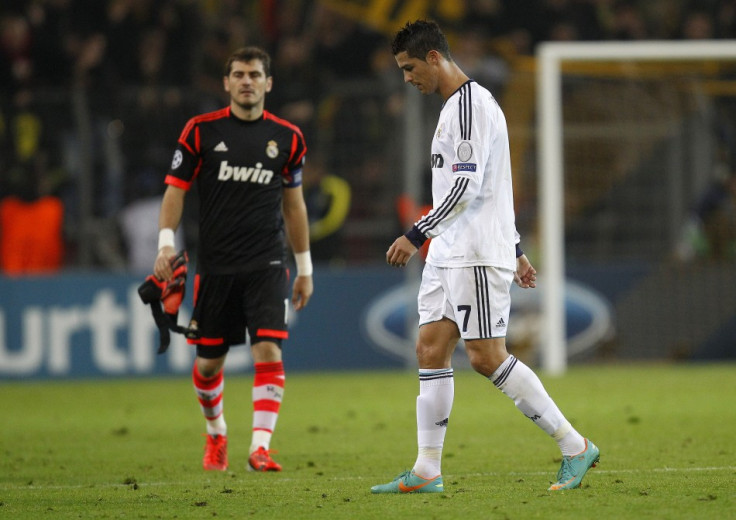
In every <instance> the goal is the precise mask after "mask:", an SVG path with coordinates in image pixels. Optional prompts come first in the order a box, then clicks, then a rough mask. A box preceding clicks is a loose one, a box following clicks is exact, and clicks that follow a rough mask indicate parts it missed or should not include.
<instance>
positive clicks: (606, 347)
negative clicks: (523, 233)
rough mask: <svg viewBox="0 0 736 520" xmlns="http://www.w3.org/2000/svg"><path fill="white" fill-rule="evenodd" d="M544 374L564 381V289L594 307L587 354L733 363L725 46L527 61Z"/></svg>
mask: <svg viewBox="0 0 736 520" xmlns="http://www.w3.org/2000/svg"><path fill="white" fill-rule="evenodd" d="M537 67H538V68H537V111H538V112H537V161H538V166H537V170H538V175H539V194H538V196H539V234H540V249H541V255H540V269H539V271H540V290H541V298H542V303H541V305H542V316H543V324H542V331H541V333H540V345H539V347H540V349H541V355H542V366H543V368H544V369H545V370H546V371H548V372H550V373H553V374H555V373H557V374H559V373H562V372H564V370H565V369H566V366H567V363H568V360H569V359H571V356H575V355H576V354H577V353H576V352H571V351H570V345H569V344H568V342H567V341H566V338H567V336H566V327H567V325H568V323H567V322H568V320H569V316H568V314H569V309H568V311H566V305H567V306H568V307H569V302H568V299H567V297H566V290H567V289H566V287H568V286H569V285H570V283H571V282H581V283H583V284H584V285H585V286H587V287H590V288H592V289H593V290H594V291H597V292H598V293H600V294H602V295H604V297H605V299H607V300H608V302H609V303H610V309H611V314H612V317H613V322H614V323H615V326H614V329H615V330H614V331H613V333H612V334H611V336H610V337H608V338H606V341H605V342H604V344H598V345H596V346H595V347H596V349H597V350H598V355H607V356H610V357H615V358H616V359H709V358H719V357H734V356H736V354H734V352H735V351H736V291H735V290H734V288H736V211H735V210H734V206H735V203H734V201H736V42H733V41H698V42H693V41H688V42H663V41H662V42H620V43H619V42H596V43H581V42H575V43H545V44H543V45H541V46H540V48H539V50H538V52H537Z"/></svg>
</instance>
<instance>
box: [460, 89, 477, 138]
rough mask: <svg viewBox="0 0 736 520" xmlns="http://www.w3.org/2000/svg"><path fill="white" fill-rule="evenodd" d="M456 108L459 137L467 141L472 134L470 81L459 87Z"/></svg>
mask: <svg viewBox="0 0 736 520" xmlns="http://www.w3.org/2000/svg"><path fill="white" fill-rule="evenodd" d="M458 110H459V112H460V113H459V117H458V118H459V120H460V137H461V138H462V139H463V140H464V141H467V140H469V139H470V138H471V136H472V130H473V96H472V89H471V88H470V82H467V83H465V85H463V86H462V87H460V97H459V99H458Z"/></svg>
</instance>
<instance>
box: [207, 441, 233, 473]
mask: <svg viewBox="0 0 736 520" xmlns="http://www.w3.org/2000/svg"><path fill="white" fill-rule="evenodd" d="M202 467H204V469H206V470H208V471H225V470H226V469H227V437H226V436H225V435H207V443H206V444H205V446H204V458H203V459H202Z"/></svg>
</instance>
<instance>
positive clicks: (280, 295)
mask: <svg viewBox="0 0 736 520" xmlns="http://www.w3.org/2000/svg"><path fill="white" fill-rule="evenodd" d="M287 295H288V276H287V273H286V271H285V270H284V269H267V270H264V271H261V272H259V273H257V274H256V275H253V276H249V277H248V280H247V283H246V284H245V289H244V296H245V298H246V302H245V304H244V305H245V309H246V316H247V322H248V331H249V333H250V337H251V345H252V346H251V353H252V355H253V366H254V370H255V376H254V378H253V393H252V397H253V430H252V437H251V445H250V455H249V458H248V466H249V469H252V470H256V471H281V465H280V464H278V463H277V462H275V461H274V460H273V459H272V458H271V453H272V452H271V450H270V446H271V438H272V436H273V433H274V430H275V429H276V422H277V420H278V417H279V411H280V408H281V401H282V399H283V396H284V383H285V381H286V376H285V373H284V364H283V360H282V350H281V342H282V341H283V340H284V339H286V338H287V337H288V332H287V318H288V298H287Z"/></svg>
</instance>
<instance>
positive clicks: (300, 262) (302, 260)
mask: <svg viewBox="0 0 736 520" xmlns="http://www.w3.org/2000/svg"><path fill="white" fill-rule="evenodd" d="M294 260H295V261H296V275H297V276H312V256H311V255H310V253H309V251H303V252H301V253H294Z"/></svg>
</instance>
